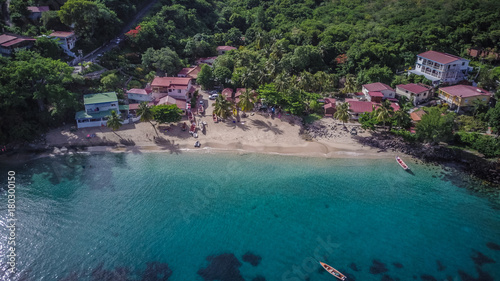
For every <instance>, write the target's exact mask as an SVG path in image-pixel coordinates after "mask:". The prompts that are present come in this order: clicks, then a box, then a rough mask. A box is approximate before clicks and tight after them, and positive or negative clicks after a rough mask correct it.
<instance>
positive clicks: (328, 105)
mask: <svg viewBox="0 0 500 281" xmlns="http://www.w3.org/2000/svg"><path fill="white" fill-rule="evenodd" d="M336 103H337V100H336V99H333V98H326V99H325V104H324V105H323V109H324V110H325V117H333V114H335V111H337V106H336Z"/></svg>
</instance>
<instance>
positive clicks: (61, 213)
mask: <svg viewBox="0 0 500 281" xmlns="http://www.w3.org/2000/svg"><path fill="white" fill-rule="evenodd" d="M408 164H409V165H410V166H411V167H412V171H413V174H410V173H407V172H405V171H403V170H402V169H401V168H399V167H398V166H397V163H396V162H395V161H394V160H392V159H384V160H363V159H318V158H298V157H286V156H269V155H257V154H248V155H230V154H223V155H212V154H196V153H181V154H179V155H175V154H153V153H148V154H95V155H72V156H64V157H56V158H44V159H38V160H34V161H32V162H30V163H27V164H24V165H21V166H11V167H8V168H9V169H13V170H15V171H16V173H17V177H16V185H17V188H16V189H17V192H16V196H17V198H16V208H17V212H16V218H17V219H18V223H17V225H18V228H17V230H16V241H17V246H18V247H17V248H16V249H17V250H16V254H17V255H18V260H17V267H18V271H17V274H16V276H13V277H12V280H167V279H166V278H165V277H166V276H170V278H169V279H168V280H204V278H203V277H205V278H206V279H205V280H236V281H237V280H283V281H285V280H294V281H296V280H336V279H335V278H334V277H333V276H331V275H329V274H328V273H326V272H325V271H323V270H320V269H319V266H318V265H317V264H316V260H318V259H319V260H322V261H324V262H326V263H328V264H330V265H332V266H333V267H335V268H337V269H338V270H339V271H341V272H343V273H345V274H346V275H348V277H349V278H348V280H500V250H499V249H496V246H497V245H500V203H499V202H496V201H493V200H491V199H488V198H486V197H484V196H481V195H478V194H474V193H472V192H470V191H468V190H467V189H464V188H460V187H457V186H455V185H454V184H453V183H451V182H450V181H448V180H445V179H443V174H444V172H443V171H442V170H441V169H439V168H436V167H428V166H424V165H418V164H416V163H412V162H411V161H408ZM0 172H1V175H2V176H1V177H0V178H1V179H2V182H6V181H7V167H0ZM447 177H453V175H448V176H447ZM3 185H4V186H5V184H3ZM1 200H2V201H4V202H0V221H1V223H2V227H1V228H0V231H1V233H0V235H1V237H2V240H1V241H2V250H1V251H0V256H1V257H3V259H2V265H5V262H4V261H5V257H4V256H5V254H6V249H5V246H6V245H5V244H6V243H5V241H6V239H7V235H8V231H7V229H6V228H5V224H6V218H7V202H6V200H7V199H6V192H5V191H3V192H2V197H1ZM248 252H250V253H251V254H253V255H254V256H252V255H248V256H250V257H254V258H255V256H258V257H260V262H259V261H258V260H257V263H258V264H257V265H256V266H254V265H252V264H250V263H249V262H246V261H244V259H243V256H244V255H245V254H246V253H248ZM210 256H212V257H215V258H212V259H211V260H209V259H207V257H210ZM245 260H247V259H246V258H245ZM148 266H149V267H148ZM167 266H168V268H167ZM3 268H4V269H5V266H3ZM155 270H156V271H155ZM202 275H203V276H202ZM259 277H260V279H259ZM432 278H434V279H432ZM472 278H474V279H472ZM3 280H9V279H7V278H6V277H5V275H4V277H3Z"/></svg>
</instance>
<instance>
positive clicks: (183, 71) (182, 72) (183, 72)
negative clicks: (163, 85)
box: [177, 67, 191, 75]
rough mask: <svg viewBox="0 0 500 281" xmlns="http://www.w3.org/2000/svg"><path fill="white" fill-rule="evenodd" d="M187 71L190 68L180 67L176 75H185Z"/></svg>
mask: <svg viewBox="0 0 500 281" xmlns="http://www.w3.org/2000/svg"><path fill="white" fill-rule="evenodd" d="M189 71H191V68H189V67H184V68H183V69H181V71H179V73H178V74H177V75H187V74H188V73H189Z"/></svg>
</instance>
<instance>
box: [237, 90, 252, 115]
mask: <svg viewBox="0 0 500 281" xmlns="http://www.w3.org/2000/svg"><path fill="white" fill-rule="evenodd" d="M254 105H255V97H254V94H253V91H250V90H249V89H246V90H245V91H243V93H242V94H241V95H240V101H239V102H238V106H239V107H240V108H241V110H243V111H245V112H247V111H250V110H252V109H253V107H254Z"/></svg>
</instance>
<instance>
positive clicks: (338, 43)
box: [0, 0, 500, 143]
mask: <svg viewBox="0 0 500 281" xmlns="http://www.w3.org/2000/svg"><path fill="white" fill-rule="evenodd" d="M0 2H1V1H0ZM148 2H149V1H141V0H122V1H116V0H100V1H96V0H66V1H65V0H57V1H44V0H30V1H25V0H11V1H10V22H11V23H12V25H11V26H9V25H7V23H6V22H2V27H3V28H4V29H5V30H6V31H8V32H13V33H17V34H22V35H29V36H36V35H42V34H48V33H50V32H51V30H69V29H70V28H69V25H73V26H74V29H75V32H76V33H77V35H78V36H79V37H80V39H81V40H79V41H78V43H77V44H78V46H77V49H82V50H84V52H88V51H90V50H92V49H93V48H94V47H96V46H100V45H101V44H102V43H103V42H106V41H108V40H109V39H111V38H113V37H115V36H116V35H117V32H118V30H119V29H120V28H121V27H122V26H123V25H124V24H126V23H127V22H128V21H129V20H130V19H131V18H132V17H133V16H134V14H135V13H136V12H137V11H138V10H139V9H140V8H141V7H143V6H144V5H145V4H147V3H148ZM46 4H47V5H49V6H50V8H51V10H52V11H51V12H47V13H44V15H43V17H42V19H41V20H35V21H33V20H30V19H29V18H28V16H29V12H28V11H27V10H26V7H27V6H29V5H46ZM499 10H500V2H499V1H496V0H470V1H469V0H437V1H426V0H399V1H386V0H371V1H362V0H354V1H352V0H336V1H321V0H306V1H298V0H276V1H256V0H238V1H236V0H227V1H220V0H193V1H186V0H160V1H158V3H157V5H156V6H155V7H154V8H153V9H152V12H151V13H150V14H149V15H148V16H147V17H145V18H144V19H143V20H142V21H141V22H140V23H139V24H138V25H137V26H136V27H134V28H133V29H132V30H130V31H129V32H128V33H127V39H128V40H127V41H126V42H125V43H124V44H122V45H121V48H120V49H118V50H113V51H111V52H108V53H107V54H105V55H104V56H103V57H102V58H101V62H100V64H101V66H97V65H96V64H94V65H92V64H90V65H85V70H84V73H85V72H91V70H95V69H97V68H107V69H110V71H108V72H105V73H103V74H102V76H101V79H100V80H97V81H94V80H89V79H84V78H83V77H82V76H81V75H71V70H72V69H71V68H70V67H68V65H67V64H66V63H64V62H63V61H60V60H58V58H63V59H64V57H61V55H60V54H61V50H60V48H58V46H57V44H55V42H53V41H51V40H48V39H39V40H38V42H37V43H36V46H35V47H34V48H33V49H32V51H29V52H20V53H19V54H17V55H15V56H13V57H11V58H2V59H0V66H1V67H0V80H1V83H0V112H1V116H0V130H1V131H0V143H8V142H12V141H17V140H31V139H33V138H34V137H35V136H37V135H38V134H39V133H41V132H43V131H44V130H46V129H47V128H49V127H53V126H57V125H59V124H61V123H62V122H64V121H66V122H74V120H73V116H74V112H75V111H76V110H78V109H80V108H81V106H82V105H81V96H82V95H83V94H85V93H92V92H99V91H104V90H117V89H119V88H124V87H128V88H130V87H140V86H142V87H143V86H145V84H146V83H147V82H151V81H152V79H153V78H154V75H155V74H159V75H162V74H167V75H169V76H174V75H175V73H176V72H177V71H179V70H180V68H181V67H185V66H189V65H191V64H193V63H194V61H195V60H196V59H197V58H199V57H207V56H215V55H216V50H215V48H216V46H218V45H230V46H234V47H236V48H237V50H233V51H230V52H227V53H226V54H224V55H221V56H219V57H218V58H217V59H216V60H215V63H214V66H213V68H209V67H208V66H207V67H203V68H202V72H200V74H199V76H200V77H199V78H201V79H200V84H202V85H203V86H204V87H205V88H211V87H213V86H214V85H221V86H223V87H231V88H233V89H235V88H248V89H253V90H256V91H257V92H258V94H259V98H262V99H264V100H265V102H266V103H267V104H268V105H276V106H278V107H280V108H281V109H282V110H283V111H287V112H290V113H291V114H296V115H304V114H313V113H317V112H318V110H319V109H320V104H319V103H318V102H317V101H318V99H320V98H323V97H327V96H336V97H339V98H340V99H342V98H343V97H345V95H348V94H351V93H354V92H357V91H359V90H360V85H362V84H364V83H370V82H379V81H380V82H385V83H387V84H390V85H391V86H395V85H396V84H400V83H408V82H423V83H426V82H428V81H426V80H425V79H422V77H418V76H413V75H410V76H406V75H401V72H404V70H408V69H410V68H411V67H413V66H414V62H415V55H416V54H418V53H420V52H423V51H425V50H430V49H433V50H438V51H443V52H448V53H452V54H456V55H460V56H464V57H467V55H466V51H467V49H468V48H470V47H480V48H486V49H489V50H491V51H494V52H500V22H499V21H498V19H497V17H498V15H497V13H495V12H494V11H499ZM2 16H5V15H2ZM467 58H470V57H467ZM496 63H498V61H495V60H494V58H493V57H486V58H484V59H481V60H480V61H479V60H476V59H474V60H473V61H472V63H471V65H473V66H475V67H476V72H474V73H473V74H472V75H471V77H472V78H474V79H475V81H476V82H479V85H480V86H481V87H484V88H485V89H487V90H490V91H492V92H497V88H498V83H497V81H499V80H500V68H499V67H498V66H496ZM479 68H480V71H477V69H479ZM128 78H131V79H128ZM125 81H130V82H129V84H128V85H124V83H125ZM119 95H120V92H119ZM221 99H222V98H219V99H218V104H219V105H216V109H217V111H218V112H219V114H220V116H223V115H224V116H229V115H230V114H231V111H232V110H229V108H231V105H230V104H228V103H227V101H226V102H224V101H222V100H221ZM216 104H217V103H216ZM400 105H401V107H402V110H399V111H395V112H392V111H391V109H389V108H388V107H387V106H382V107H379V108H378V109H376V110H375V111H374V112H373V113H372V114H367V115H364V116H362V121H366V122H365V123H366V124H368V127H370V128H375V127H376V126H377V125H384V123H385V124H386V125H389V126H388V127H389V128H390V127H393V128H396V129H405V128H408V127H409V126H410V121H409V117H408V114H407V110H408V109H409V107H410V106H411V105H409V106H406V101H402V102H401V103H400ZM499 112H500V108H499V106H498V105H497V106H494V104H489V105H485V106H483V107H480V106H479V105H478V107H477V109H475V111H474V112H473V113H471V114H470V115H469V116H467V117H456V118H455V117H453V118H452V119H453V120H454V122H455V123H454V124H455V125H456V126H458V127H459V128H455V131H457V130H458V131H460V130H463V131H467V130H472V131H474V130H475V131H478V132H482V131H484V130H485V129H486V128H487V127H492V128H493V130H495V131H496V132H498V131H499V129H500V113H499ZM434 115H435V114H431V113H429V116H434ZM426 118H430V117H426ZM436 118H438V119H439V118H441V117H437V115H436ZM365 119H366V120H365ZM441 119H442V118H441ZM445 121H446V122H445ZM445 121H442V122H441V121H436V120H434V121H433V122H437V124H441V123H443V122H444V123H445V124H448V123H447V120H445ZM424 124H425V122H424ZM421 127H422V128H423V125H421ZM422 128H420V129H419V128H417V132H418V131H419V130H423V131H425V130H424V129H422ZM426 128H427V127H426ZM429 128H430V127H429ZM429 130H430V129H429ZM417 135H419V139H421V140H424V141H428V140H437V139H439V136H440V135H439V134H438V135H437V136H438V138H437V139H436V134H434V133H432V132H431V133H425V134H424V133H423V132H422V133H420V134H418V133H417ZM461 139H463V138H461ZM462 142H464V143H465V141H462Z"/></svg>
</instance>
